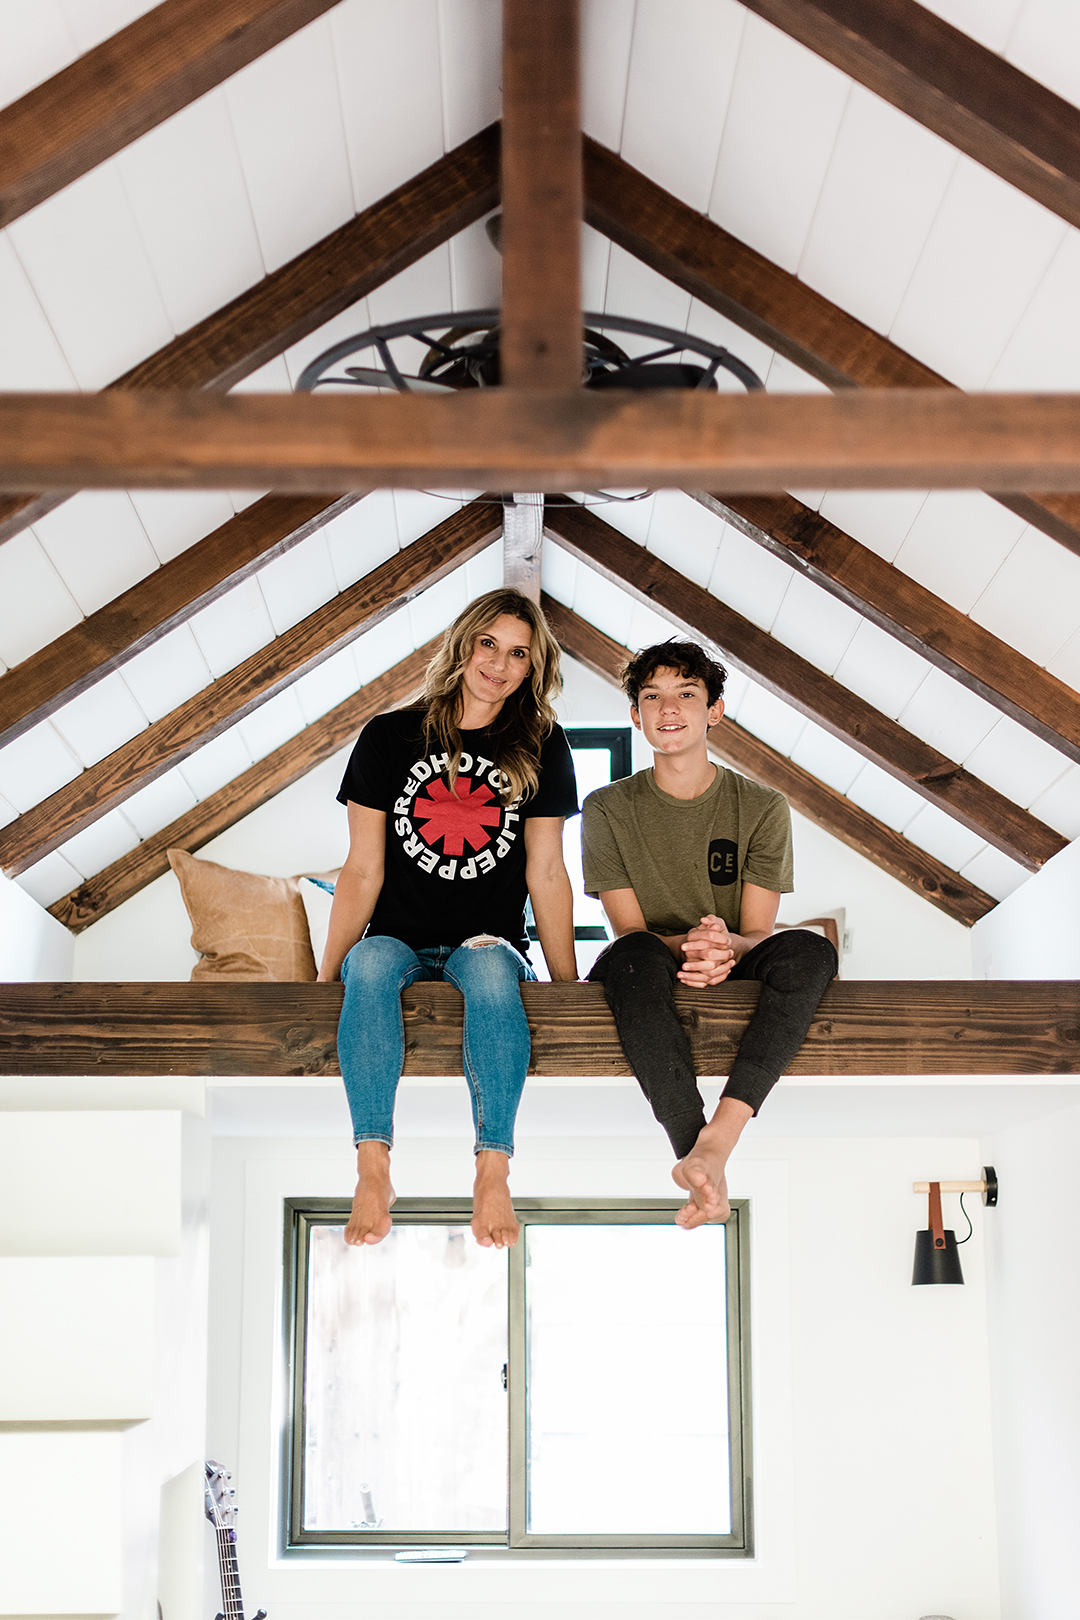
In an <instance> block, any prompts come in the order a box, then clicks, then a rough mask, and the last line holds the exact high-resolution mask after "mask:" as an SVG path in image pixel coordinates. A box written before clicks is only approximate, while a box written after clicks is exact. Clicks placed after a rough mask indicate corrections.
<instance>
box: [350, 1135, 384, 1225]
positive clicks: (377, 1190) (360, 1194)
mask: <svg viewBox="0 0 1080 1620" xmlns="http://www.w3.org/2000/svg"><path fill="white" fill-rule="evenodd" d="M356 1174H357V1176H358V1177H359V1180H358V1181H357V1183H356V1191H355V1193H354V1194H353V1201H352V1214H351V1215H350V1216H349V1224H348V1225H347V1226H346V1228H345V1241H346V1243H381V1242H382V1240H383V1238H384V1237H385V1236H386V1234H387V1233H388V1232H389V1230H390V1206H391V1204H392V1203H393V1202H394V1189H393V1187H392V1186H391V1185H390V1149H389V1148H388V1147H387V1145H386V1143H385V1142H357V1144H356Z"/></svg>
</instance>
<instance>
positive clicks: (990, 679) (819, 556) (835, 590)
mask: <svg viewBox="0 0 1080 1620" xmlns="http://www.w3.org/2000/svg"><path fill="white" fill-rule="evenodd" d="M696 498H697V499H698V500H699V501H700V502H701V504H702V505H703V506H705V507H707V508H708V509H709V510H710V511H711V512H715V513H716V514H717V516H718V517H721V518H723V519H724V521H725V522H727V523H730V524H731V525H732V527H734V528H736V529H738V530H739V531H740V533H742V534H745V535H747V536H748V537H749V538H750V539H751V540H754V541H756V542H757V544H758V545H760V546H763V547H764V548H765V550H766V551H769V552H771V553H772V555H773V556H774V557H779V558H780V559H781V561H782V562H786V563H788V564H789V565H790V566H791V567H792V568H794V569H795V570H796V572H797V573H800V574H804V575H805V576H806V577H807V578H808V579H812V580H813V581H814V584H815V585H820V586H821V588H822V589H823V590H826V591H828V592H829V594H830V595H831V596H835V597H837V598H838V599H839V600H840V601H841V602H845V603H846V604H847V605H848V607H852V608H854V609H855V611H856V612H857V613H860V614H862V616H863V618H865V619H869V620H870V621H871V623H872V624H876V625H877V626H878V627H879V629H882V630H885V631H887V632H888V634H889V635H891V636H895V637H896V639H897V641H901V642H903V644H904V645H905V646H906V647H910V648H911V649H912V651H913V652H917V653H919V654H920V655H921V656H922V657H923V658H925V659H926V660H927V661H928V662H929V663H931V664H933V665H934V666H935V667H936V668H937V669H942V670H944V671H945V673H946V674H947V675H951V676H952V677H953V679H954V680H956V681H959V682H960V684H961V686H966V687H967V688H968V690H969V691H970V692H977V693H978V695H979V696H980V697H981V698H985V700H986V702H987V703H992V704H993V706H994V707H995V708H996V709H1000V710H1001V712H1002V714H1007V715H1008V716H1009V717H1010V719H1012V720H1015V721H1016V722H1017V724H1018V725H1021V726H1024V727H1025V728H1026V729H1027V730H1028V731H1031V732H1034V734H1035V736H1036V737H1041V738H1042V740H1043V741H1044V742H1048V743H1049V744H1050V746H1051V747H1052V748H1057V749H1058V750H1059V751H1060V752H1061V753H1063V754H1064V755H1065V756H1066V758H1068V759H1071V760H1075V761H1078V762H1080V695H1078V694H1077V693H1076V692H1075V691H1074V690H1073V688H1072V687H1071V686H1066V685H1065V682H1064V681H1059V680H1058V679H1057V678H1056V677H1055V676H1053V675H1050V674H1048V673H1047V672H1046V670H1044V669H1040V668H1039V666H1038V664H1035V663H1032V661H1031V659H1030V658H1025V657H1024V655H1023V654H1022V653H1019V652H1017V651H1016V649H1015V648H1014V647H1010V646H1009V645H1008V643H1007V642H1004V641H1000V640H999V639H998V637H997V636H994V635H991V633H990V631H989V630H984V629H983V628H982V626H981V625H979V624H976V623H975V621H974V620H973V619H969V618H968V616H967V614H966V613H961V612H959V611H958V610H957V609H956V608H954V607H950V606H949V604H948V603H947V602H943V601H942V600H941V598H940V597H937V596H934V594H933V593H932V592H931V591H928V590H927V589H926V588H925V586H922V585H919V584H918V583H917V582H916V581H915V580H913V579H912V578H911V577H910V576H909V575H908V574H905V573H902V572H901V570H900V569H899V568H894V567H893V566H892V564H891V563H887V562H885V560H884V559H883V558H882V557H879V556H878V555H877V553H876V552H874V551H871V550H870V549H869V548H868V547H867V546H862V545H860V544H859V542H858V541H857V540H853V539H852V537H851V536H850V535H849V534H845V533H844V532H843V530H842V529H838V528H837V527H836V526H835V524H832V523H830V522H829V521H828V520H827V519H826V518H823V517H820V516H819V515H818V513H817V512H813V511H811V510H810V508H809V507H807V506H804V505H803V504H802V502H801V501H797V500H795V499H794V498H793V497H792V496H790V495H728V496H725V497H724V498H723V499H720V498H718V497H717V496H715V495H704V494H700V493H699V494H698V495H697V497H696ZM0 687H2V682H0Z"/></svg>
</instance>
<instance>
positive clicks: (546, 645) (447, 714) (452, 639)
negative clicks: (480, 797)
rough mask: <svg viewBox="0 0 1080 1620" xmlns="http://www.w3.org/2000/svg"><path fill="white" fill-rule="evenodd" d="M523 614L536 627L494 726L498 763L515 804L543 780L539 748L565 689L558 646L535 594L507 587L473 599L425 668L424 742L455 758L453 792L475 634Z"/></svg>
mask: <svg viewBox="0 0 1080 1620" xmlns="http://www.w3.org/2000/svg"><path fill="white" fill-rule="evenodd" d="M504 613H506V614H509V615H510V617H511V618H514V619H521V620H522V622H523V623H524V624H527V625H528V626H529V630H530V632H531V637H530V642H529V651H530V658H531V668H530V670H529V674H528V677H527V678H526V679H525V680H523V681H522V683H521V685H520V686H519V687H518V689H517V691H516V692H514V693H512V694H511V696H510V697H508V698H507V700H506V702H505V703H504V704H503V706H502V709H501V710H500V711H499V715H498V717H497V719H496V720H495V722H494V724H493V725H492V727H491V730H490V736H491V747H492V754H493V757H494V761H495V765H496V766H497V768H498V769H499V770H500V771H501V772H502V773H503V776H504V777H505V778H506V780H507V782H508V784H509V786H507V787H505V788H504V789H503V793H504V796H506V797H508V798H509V799H510V800H511V801H512V802H516V801H517V800H518V799H520V798H523V797H525V796H526V795H527V794H529V793H535V792H536V789H537V786H538V785H539V781H540V748H541V745H542V744H543V742H544V739H545V738H546V737H548V736H549V735H550V733H551V728H552V727H553V726H554V724H555V710H554V708H553V707H552V702H551V700H552V698H553V697H554V696H555V695H556V693H557V692H559V691H560V690H561V688H562V675H561V672H560V653H559V644H558V642H557V641H556V640H555V637H554V636H553V635H552V633H551V630H550V629H549V627H548V622H547V620H546V619H545V617H544V615H543V613H542V612H541V610H540V608H539V607H538V606H537V605H536V603H535V602H534V601H533V600H532V598H531V597H528V596H525V595H524V594H523V592H521V591H518V590H515V589H514V588H513V587H512V586H509V585H506V586H503V587H502V588H501V589H500V590H497V591H488V592H487V594H486V595H484V596H478V597H477V598H476V601H475V602H470V603H469V605H468V607H467V608H464V609H463V610H462V612H461V613H459V614H458V616H457V618H456V619H455V620H454V622H453V624H452V625H451V626H450V628H449V629H448V630H447V632H446V634H445V636H444V637H443V644H442V646H441V647H440V648H439V651H438V652H437V653H436V654H435V657H434V658H433V659H432V660H431V663H430V664H429V665H428V667H427V674H426V675H425V677H424V690H423V693H422V694H421V698H420V702H421V706H422V707H423V709H424V746H425V747H426V748H430V749H434V748H435V747H436V746H437V747H438V748H439V749H440V750H441V751H442V752H444V753H447V754H449V755H450V767H449V770H448V771H447V780H448V782H449V784H450V788H451V790H453V786H454V783H455V782H456V781H457V774H458V765H459V761H460V759H461V754H462V748H461V732H460V729H459V727H460V724H461V714H462V701H461V677H462V674H463V673H464V670H465V666H466V664H467V663H468V662H469V659H470V658H471V657H472V655H473V648H474V646H475V645H476V638H477V636H479V635H482V634H483V632H484V631H485V630H487V629H489V628H490V627H491V625H493V624H494V623H495V620H496V619H499V618H501V617H502V616H503V614H504Z"/></svg>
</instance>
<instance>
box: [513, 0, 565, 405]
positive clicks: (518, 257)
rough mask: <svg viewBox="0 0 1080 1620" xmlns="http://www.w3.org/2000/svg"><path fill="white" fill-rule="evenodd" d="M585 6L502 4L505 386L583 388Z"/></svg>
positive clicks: (561, 1)
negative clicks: (582, 85) (582, 32)
mask: <svg viewBox="0 0 1080 1620" xmlns="http://www.w3.org/2000/svg"><path fill="white" fill-rule="evenodd" d="M579 35H580V17H579V0H544V4H543V5H537V4H536V0H503V57H502V61H503V126H502V127H503V134H502V239H501V248H502V261H503V295H502V319H501V329H500V339H499V357H500V368H501V378H502V381H503V382H504V383H505V384H506V385H507V386H508V387H511V388H530V389H534V390H536V391H538V392H545V391H551V392H556V393H557V392H560V391H561V390H563V389H569V388H576V387H577V386H578V385H579V384H580V382H581V364H582V358H581V356H582V350H581V212H582V192H581V105H580V102H581V94H580V80H581V63H580V48H579Z"/></svg>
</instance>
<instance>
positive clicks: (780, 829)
mask: <svg viewBox="0 0 1080 1620" xmlns="http://www.w3.org/2000/svg"><path fill="white" fill-rule="evenodd" d="M726 678H727V672H726V670H724V668H723V667H722V666H721V665H720V664H718V663H716V662H715V660H714V659H712V658H710V657H709V656H708V655H707V653H705V652H704V651H703V649H702V648H701V647H698V646H696V645H694V643H692V642H688V641H666V642H661V643H660V645H659V646H655V647H646V648H645V649H644V651H643V652H640V653H638V655H637V657H636V658H633V659H632V660H631V661H630V663H629V664H628V665H627V667H626V669H625V670H624V672H623V689H624V691H625V692H626V695H627V697H628V698H629V699H630V718H631V720H632V721H633V722H634V725H635V726H636V727H637V728H638V730H639V731H640V732H642V733H643V735H644V737H645V740H646V741H647V742H648V744H649V746H650V747H651V748H652V751H653V765H652V769H651V770H645V771H638V772H637V774H636V775H634V776H628V777H624V778H623V779H622V780H621V781H619V782H612V783H610V784H609V785H608V786H607V787H602V788H598V789H597V791H596V792H595V793H590V794H589V796H588V798H587V799H586V800H585V804H584V807H583V809H582V828H581V841H582V859H583V867H584V875H585V889H586V892H587V893H589V894H591V895H594V896H596V895H598V896H599V898H600V900H601V902H602V904H603V907H604V910H605V912H606V913H607V916H608V920H609V922H610V924H611V928H612V931H613V933H614V935H615V939H614V941H613V943H612V944H611V945H609V946H608V948H607V949H606V950H605V951H604V952H603V953H602V954H601V956H600V957H599V958H598V959H597V961H596V963H595V965H594V966H593V969H592V972H591V973H590V974H589V978H590V979H594V980H599V982H600V983H601V984H602V985H603V986H604V991H605V994H606V996H607V1002H608V1006H609V1007H610V1008H611V1011H612V1013H613V1014H614V1017H615V1027H616V1029H617V1030H618V1032H619V1040H620V1041H621V1042H622V1047H623V1051H624V1052H625V1053H626V1056H627V1060H628V1062H629V1064H630V1067H631V1068H632V1069H633V1071H634V1073H635V1075H636V1076H637V1078H638V1082H639V1084H640V1086H641V1089H642V1091H643V1092H644V1093H645V1096H646V1097H647V1099H648V1101H649V1102H650V1104H651V1105H652V1111H653V1113H654V1114H655V1116H656V1118H657V1119H658V1120H659V1121H660V1124H661V1125H662V1126H663V1127H664V1129H665V1131H666V1132H667V1134H668V1138H669V1140H670V1142H671V1145H672V1147H673V1149H674V1150H675V1155H676V1158H677V1159H678V1163H677V1164H676V1166H675V1168H674V1170H673V1171H672V1176H673V1177H674V1180H675V1182H676V1183H677V1185H678V1186H680V1187H682V1188H684V1189H685V1190H686V1191H687V1192H688V1193H689V1195H690V1197H689V1199H688V1201H687V1202H686V1204H684V1205H683V1207H682V1209H680V1210H679V1212H678V1214H677V1215H676V1217H675V1218H676V1220H677V1221H678V1222H679V1224H680V1226H686V1227H692V1226H701V1225H702V1224H703V1223H704V1222H706V1221H725V1220H727V1217H728V1215H729V1214H730V1213H731V1206H730V1204H729V1203H728V1197H727V1181H726V1178H725V1173H724V1172H725V1167H726V1165H727V1161H728V1158H729V1156H730V1154H731V1151H732V1149H733V1148H734V1146H735V1143H736V1142H737V1141H738V1139H739V1136H740V1135H741V1133H742V1130H743V1127H744V1126H745V1124H746V1122H747V1120H748V1119H751V1118H752V1117H753V1116H754V1115H755V1114H756V1113H757V1111H758V1109H759V1108H760V1107H761V1104H762V1102H763V1101H764V1100H765V1097H766V1096H767V1094H768V1092H769V1091H770V1090H771V1088H772V1086H773V1085H774V1084H775V1082H776V1081H777V1080H778V1079H779V1077H780V1075H781V1073H782V1072H783V1070H784V1069H786V1068H787V1066H788V1064H789V1063H790V1062H791V1060H792V1058H793V1057H794V1056H795V1054H796V1052H797V1051H798V1050H799V1047H800V1046H801V1045H802V1043H803V1040H804V1038H805V1036H806V1032H807V1030H808V1029H809V1027H810V1021H811V1019H812V1018H813V1016H814V1012H815V1010H816V1008H817V1005H818V1002H819V1001H820V1000H821V997H822V995H823V994H824V991H825V988H826V986H827V985H828V983H829V981H830V979H832V978H833V977H834V975H835V973H836V970H837V966H838V963H837V956H836V951H835V950H834V949H833V946H832V945H831V944H830V942H829V941H828V940H826V939H822V938H821V937H820V936H819V935H817V934H811V933H806V932H803V931H802V930H799V929H791V930H785V931H784V932H783V933H780V934H775V933H774V932H773V929H774V927H775V924H776V912H777V907H778V906H779V904H780V896H781V894H788V893H790V892H791V890H792V888H793V887H794V884H793V881H792V861H791V815H790V812H789V810H788V805H787V800H786V799H785V798H784V797H783V795H782V794H780V793H776V792H774V791H773V790H772V789H771V788H765V787H760V786H759V785H758V784H757V783H756V782H750V781H747V779H746V778H745V777H743V776H737V775H736V774H735V772H734V771H729V770H725V769H724V768H722V767H721V766H719V765H714V764H713V763H712V762H711V760H710V759H709V755H708V750H707V746H706V739H707V737H708V733H709V728H710V727H711V726H715V725H717V724H718V722H719V720H720V718H721V716H722V715H723V712H724V704H723V691H724V682H725V680H726ZM725 979H757V980H759V981H760V983H761V996H760V999H759V1001H758V1004H757V1008H756V1010H755V1012H754V1014H753V1016H752V1017H751V1019H750V1022H749V1024H748V1025H747V1028H746V1033H745V1034H744V1036H743V1039H742V1042H741V1044H740V1046H739V1050H738V1054H737V1055H736V1058H735V1061H734V1063H733V1064H732V1066H731V1072H730V1074H729V1075H728V1079H727V1084H726V1085H725V1087H724V1092H723V1095H722V1096H721V1098H720V1102H719V1106H718V1107H717V1109H716V1112H715V1113H714V1115H713V1117H712V1119H711V1120H710V1121H709V1122H708V1123H707V1124H706V1122H705V1109H704V1105H703V1103H702V1100H701V1093H700V1092H699V1091H698V1086H697V1075H696V1074H695V1072H694V1064H693V1059H692V1058H691V1055H690V1043H689V1041H688V1040H687V1038H686V1032H685V1031H684V1029H683V1027H682V1025H681V1024H680V1022H679V1019H678V1016H677V1014H676V1012H675V1000H674V995H673V991H674V987H675V983H676V981H678V982H680V983H681V984H685V985H694V986H700V985H709V984H720V983H722V982H723V981H724V980H725Z"/></svg>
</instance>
